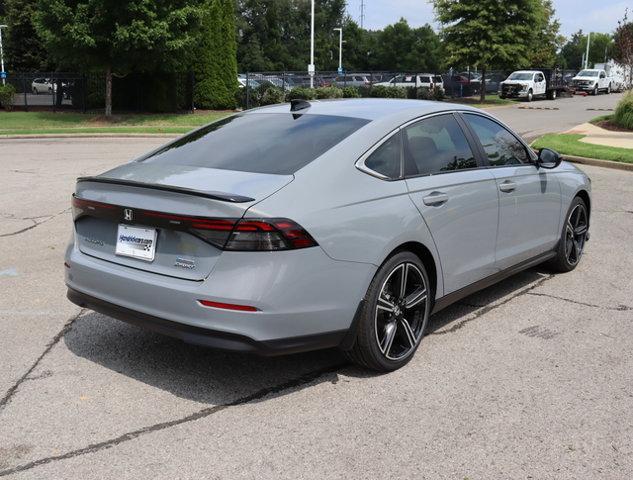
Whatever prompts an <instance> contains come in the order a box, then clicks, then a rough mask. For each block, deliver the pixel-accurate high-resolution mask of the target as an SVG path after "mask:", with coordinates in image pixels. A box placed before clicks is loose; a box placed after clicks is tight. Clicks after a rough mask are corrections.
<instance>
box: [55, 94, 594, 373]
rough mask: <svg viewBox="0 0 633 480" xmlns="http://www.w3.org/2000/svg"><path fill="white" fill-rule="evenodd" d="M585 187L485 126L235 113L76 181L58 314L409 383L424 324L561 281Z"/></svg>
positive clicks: (565, 168) (584, 224) (467, 119)
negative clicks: (503, 294) (340, 358)
mask: <svg viewBox="0 0 633 480" xmlns="http://www.w3.org/2000/svg"><path fill="white" fill-rule="evenodd" d="M590 192H591V183H590V180H589V178H587V176H586V175H585V174H584V173H583V172H581V171H580V170H578V169H577V168H576V167H574V166H573V165H571V164H568V163H565V162H561V159H560V157H559V156H558V154H556V153H555V152H553V151H551V150H546V149H544V150H542V151H540V152H539V153H538V154H537V153H535V152H534V151H532V150H531V149H530V148H529V147H528V146H527V145H526V144H525V143H524V142H523V140H522V139H521V138H520V137H519V136H518V135H516V134H515V133H514V132H512V131H511V130H510V129H509V128H508V127H506V126H505V125H503V124H502V123H501V122H499V121H498V120H497V119H495V118H494V117H493V116H491V115H489V114H487V113H485V112H483V111H480V110H477V109H474V108H469V107H466V106H463V105H451V104H447V103H435V102H426V101H417V100H384V99H357V100H339V101H323V102H312V103H308V102H306V101H303V100H296V101H293V102H292V104H282V105H275V106H270V107H265V108H261V109H256V110H250V111H247V112H242V113H239V114H236V115H233V116H230V117H227V118H224V119H222V120H220V121H217V122H215V123H212V124H209V125H207V126H205V127H202V128H200V129H198V130H196V131H194V132H192V133H190V134H188V135H186V136H184V137H182V138H179V139H177V140H175V141H173V142H171V143H169V144H167V145H165V146H163V147H161V148H159V149H157V150H155V151H153V152H150V153H148V154H147V155H144V156H142V157H141V158H139V159H137V160H134V161H132V162H131V163H127V164H124V165H122V166H120V167H117V168H115V169H113V170H110V171H108V172H105V173H103V174H101V175H99V176H96V177H84V178H79V179H78V181H77V186H76V192H75V194H74V195H73V199H72V205H73V213H74V235H73V239H72V241H71V243H70V245H69V246H68V249H67V252H66V263H65V264H66V284H67V286H68V297H69V298H70V300H71V301H73V302H74V303H76V304H78V305H82V306H85V307H89V308H92V309H94V310H96V311H99V312H102V313H105V314H107V315H110V316H112V317H115V318H119V319H121V320H124V321H127V322H131V323H134V324H138V325H141V326H144V327H146V328H149V329H152V330H155V331H158V332H161V333H164V334H167V335H172V336H175V337H178V338H181V339H182V340H184V341H186V342H190V343H196V344H202V345H207V346H211V347H215V348H222V349H230V350H239V351H244V352H255V353H261V354H279V353H291V352H298V351H306V350H312V349H318V348H327V347H334V346H337V347H339V348H341V349H342V350H343V351H345V352H346V354H347V355H348V356H349V357H350V358H351V359H352V360H354V361H355V362H357V363H358V364H360V365H363V366H366V367H368V368H371V369H374V370H378V371H390V370H394V369H396V368H399V367H401V366H402V365H404V364H406V363H407V362H408V361H409V360H410V359H411V357H412V356H413V354H414V352H415V351H416V349H417V348H418V346H419V345H420V342H421V340H422V338H423V336H424V333H425V330H426V328H427V325H428V322H429V316H430V315H431V314H432V313H433V312H437V311H438V310H440V309H442V308H444V307H446V306H447V305H449V304H451V303H452V302H455V301H457V300H458V299H460V298H462V297H464V296H466V295H468V294H470V293H472V292H474V291H475V290H477V289H480V288H483V287H485V286H488V285H491V284H493V283H495V282H497V281H499V280H501V279H503V278H505V277H507V276H509V275H512V274H514V273H516V272H518V271H520V270H523V269H525V268H529V267H531V266H533V265H537V264H539V263H541V262H545V261H547V262H549V265H550V266H551V268H553V269H554V270H556V271H560V272H566V271H570V270H572V269H574V268H575V267H576V265H578V262H579V261H580V259H581V256H582V253H583V250H584V246H585V242H586V240H587V239H588V228H589V218H590V211H591V199H590Z"/></svg>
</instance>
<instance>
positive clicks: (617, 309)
mask: <svg viewBox="0 0 633 480" xmlns="http://www.w3.org/2000/svg"><path fill="white" fill-rule="evenodd" d="M528 295H534V296H537V297H548V298H554V299H556V300H562V301H564V302H569V303H575V304H576V305H582V306H584V307H591V308H600V309H602V310H611V311H615V312H626V311H628V310H633V307H630V306H628V305H623V304H620V305H618V306H617V307H606V306H604V305H596V304H595V303H586V302H581V301H578V300H572V299H571V298H565V297H559V296H557V295H550V294H549V293H538V292H528Z"/></svg>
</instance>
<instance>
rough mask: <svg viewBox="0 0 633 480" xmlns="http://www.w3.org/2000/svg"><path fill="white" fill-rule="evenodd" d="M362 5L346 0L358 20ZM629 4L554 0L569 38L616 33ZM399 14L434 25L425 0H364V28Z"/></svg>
mask: <svg viewBox="0 0 633 480" xmlns="http://www.w3.org/2000/svg"><path fill="white" fill-rule="evenodd" d="M360 4H361V0H347V11H348V13H349V14H350V15H351V16H352V18H353V19H354V20H356V21H357V22H359V23H360ZM626 6H628V7H629V11H631V10H633V2H631V0H626V1H622V0H599V1H588V0H554V8H555V9H556V16H557V17H558V19H559V20H560V22H561V33H562V34H563V35H565V36H567V37H569V36H571V34H572V33H574V32H577V31H578V30H579V29H581V28H582V30H583V31H585V32H586V31H588V30H590V31H592V32H601V33H611V32H613V30H615V28H616V26H617V21H618V20H620V19H621V18H622V17H623V16H624V8H625V7H626ZM400 17H404V18H406V19H407V21H408V22H409V24H410V25H412V26H414V27H419V26H420V25H424V24H425V23H430V24H432V25H435V20H434V15H433V6H432V5H431V4H430V3H429V2H427V1H425V0H365V24H364V26H365V28H370V29H379V28H382V27H384V26H385V25H389V24H390V23H394V22H397V21H398V20H399V19H400ZM629 17H631V14H629Z"/></svg>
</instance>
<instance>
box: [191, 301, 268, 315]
mask: <svg viewBox="0 0 633 480" xmlns="http://www.w3.org/2000/svg"><path fill="white" fill-rule="evenodd" d="M198 303H200V305H202V306H204V307H213V308H222V309H224V310H237V311H240V312H257V311H258V309H257V308H255V307H251V306H250V305H234V304H232V303H222V302H212V301H211V300H198Z"/></svg>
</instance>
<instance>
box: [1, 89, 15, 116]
mask: <svg viewBox="0 0 633 480" xmlns="http://www.w3.org/2000/svg"><path fill="white" fill-rule="evenodd" d="M13 95H15V87H14V86H13V85H11V84H10V83H7V84H6V85H0V107H2V108H4V109H5V110H7V111H9V110H11V109H13Z"/></svg>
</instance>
